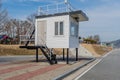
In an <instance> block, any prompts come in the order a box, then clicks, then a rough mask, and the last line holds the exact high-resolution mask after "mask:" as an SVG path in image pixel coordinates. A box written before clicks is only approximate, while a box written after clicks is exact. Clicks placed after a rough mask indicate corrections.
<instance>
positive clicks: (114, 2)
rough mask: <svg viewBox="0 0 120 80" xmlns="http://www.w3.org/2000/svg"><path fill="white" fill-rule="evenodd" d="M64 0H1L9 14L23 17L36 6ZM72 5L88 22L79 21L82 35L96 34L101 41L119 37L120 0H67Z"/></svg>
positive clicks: (32, 11)
mask: <svg viewBox="0 0 120 80" xmlns="http://www.w3.org/2000/svg"><path fill="white" fill-rule="evenodd" d="M61 1H64V0H3V7H4V8H5V9H7V10H8V13H9V16H10V17H12V18H17V19H23V20H24V19H25V18H26V17H27V16H29V15H30V14H32V13H35V12H37V9H38V6H40V5H45V4H52V3H56V2H61ZM69 1H70V2H71V3H72V5H73V6H74V7H76V8H78V9H81V10H83V11H84V12H85V13H86V14H87V15H88V17H89V21H88V22H82V23H80V35H81V36H82V37H85V36H90V35H95V34H98V35H100V37H101V40H102V41H113V40H117V39H120V0H69Z"/></svg>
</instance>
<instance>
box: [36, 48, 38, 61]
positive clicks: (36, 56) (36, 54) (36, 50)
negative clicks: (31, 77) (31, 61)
mask: <svg viewBox="0 0 120 80" xmlns="http://www.w3.org/2000/svg"><path fill="white" fill-rule="evenodd" d="M36 62H38V48H36Z"/></svg>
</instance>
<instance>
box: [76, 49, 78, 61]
mask: <svg viewBox="0 0 120 80" xmlns="http://www.w3.org/2000/svg"><path fill="white" fill-rule="evenodd" d="M76 61H78V48H76Z"/></svg>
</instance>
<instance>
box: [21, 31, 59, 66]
mask: <svg viewBox="0 0 120 80" xmlns="http://www.w3.org/2000/svg"><path fill="white" fill-rule="evenodd" d="M34 33H35V29H34V30H33V32H32V34H31V35H30V37H29V39H28V41H27V42H26V44H25V46H20V48H26V49H36V50H37V51H36V62H38V49H40V50H41V51H42V53H43V54H44V56H45V57H46V58H47V60H48V61H49V63H50V64H51V65H52V64H57V59H56V54H54V53H53V49H49V48H48V47H47V45H46V44H44V45H41V46H28V44H29V42H30V40H31V39H32V37H33V35H34ZM41 40H42V39H41Z"/></svg>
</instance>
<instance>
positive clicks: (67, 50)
mask: <svg viewBox="0 0 120 80" xmlns="http://www.w3.org/2000/svg"><path fill="white" fill-rule="evenodd" d="M67 64H69V48H67Z"/></svg>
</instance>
